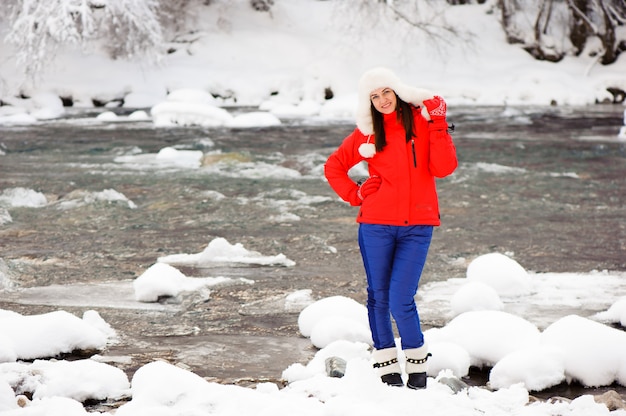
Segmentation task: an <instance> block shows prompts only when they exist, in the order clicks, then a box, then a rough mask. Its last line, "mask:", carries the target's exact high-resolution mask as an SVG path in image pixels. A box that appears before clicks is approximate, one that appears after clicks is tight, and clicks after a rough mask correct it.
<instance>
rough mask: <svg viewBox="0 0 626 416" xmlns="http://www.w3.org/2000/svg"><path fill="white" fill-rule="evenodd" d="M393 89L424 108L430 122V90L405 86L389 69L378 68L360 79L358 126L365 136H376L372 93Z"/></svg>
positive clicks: (406, 100)
mask: <svg viewBox="0 0 626 416" xmlns="http://www.w3.org/2000/svg"><path fill="white" fill-rule="evenodd" d="M385 87H388V88H391V89H392V90H394V92H395V93H396V95H397V96H398V97H400V98H401V99H402V101H405V102H407V103H409V104H412V105H414V106H416V107H418V106H421V107H422V116H424V118H426V119H427V120H430V116H429V115H428V112H427V111H426V107H425V106H424V104H423V103H424V101H425V100H428V99H431V98H433V97H434V94H433V93H432V92H430V91H429V90H426V89H422V88H415V87H412V86H410V85H407V84H404V83H403V82H402V81H400V78H398V76H397V75H396V74H395V73H393V71H391V70H390V69H388V68H383V67H378V68H372V69H370V70H369V71H366V72H365V73H364V74H363V75H362V76H361V79H359V86H358V97H357V109H356V125H357V127H358V128H359V130H360V131H361V133H363V134H364V135H370V134H374V123H373V121H372V114H371V113H370V106H371V101H370V93H371V92H372V91H374V90H375V89H378V88H385Z"/></svg>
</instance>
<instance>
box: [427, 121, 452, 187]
mask: <svg viewBox="0 0 626 416" xmlns="http://www.w3.org/2000/svg"><path fill="white" fill-rule="evenodd" d="M429 141H430V164H429V166H428V168H429V170H430V173H431V174H432V175H433V176H435V177H437V178H443V177H445V176H448V175H450V174H451V173H452V172H454V170H455V169H456V168H457V166H458V160H457V157H456V147H454V142H452V137H451V136H450V134H449V133H448V130H447V125H446V129H440V130H431V131H430V138H429Z"/></svg>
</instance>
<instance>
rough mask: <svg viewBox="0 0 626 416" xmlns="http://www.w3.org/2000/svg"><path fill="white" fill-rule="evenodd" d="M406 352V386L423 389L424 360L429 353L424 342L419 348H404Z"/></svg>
mask: <svg viewBox="0 0 626 416" xmlns="http://www.w3.org/2000/svg"><path fill="white" fill-rule="evenodd" d="M404 353H405V354H406V372H407V374H408V375H409V380H408V382H407V384H406V386H407V387H408V388H410V389H423V388H425V387H426V370H427V367H428V365H427V364H426V361H427V360H428V357H430V356H431V354H430V353H429V352H428V346H427V345H426V344H424V345H422V346H421V347H419V348H411V349H408V350H404Z"/></svg>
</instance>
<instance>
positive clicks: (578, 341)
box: [0, 239, 626, 416]
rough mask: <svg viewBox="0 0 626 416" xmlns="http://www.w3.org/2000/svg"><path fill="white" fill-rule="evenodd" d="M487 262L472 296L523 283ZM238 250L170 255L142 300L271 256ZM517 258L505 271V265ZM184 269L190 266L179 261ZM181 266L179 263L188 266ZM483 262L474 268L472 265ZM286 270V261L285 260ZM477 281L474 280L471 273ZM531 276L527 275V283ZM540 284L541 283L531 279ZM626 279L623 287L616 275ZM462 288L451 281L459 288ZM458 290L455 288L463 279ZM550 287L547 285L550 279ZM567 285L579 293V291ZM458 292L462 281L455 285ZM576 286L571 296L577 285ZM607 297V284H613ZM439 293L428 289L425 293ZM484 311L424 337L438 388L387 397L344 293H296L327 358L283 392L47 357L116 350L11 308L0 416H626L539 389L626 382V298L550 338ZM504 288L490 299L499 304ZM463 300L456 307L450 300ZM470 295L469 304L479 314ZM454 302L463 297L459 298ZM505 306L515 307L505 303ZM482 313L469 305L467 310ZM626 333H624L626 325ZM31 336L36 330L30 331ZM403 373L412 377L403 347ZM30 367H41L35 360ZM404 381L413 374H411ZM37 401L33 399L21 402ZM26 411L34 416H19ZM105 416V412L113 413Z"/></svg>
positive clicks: (363, 316)
mask: <svg viewBox="0 0 626 416" xmlns="http://www.w3.org/2000/svg"><path fill="white" fill-rule="evenodd" d="M493 254H494V253H490V254H487V255H484V256H480V257H478V258H476V259H475V260H474V261H473V262H472V263H470V265H469V266H468V277H467V278H466V279H462V280H465V282H464V285H472V286H475V285H477V286H478V287H479V288H485V287H491V286H489V280H487V281H486V282H476V281H472V279H470V277H469V276H470V275H472V276H473V275H474V273H475V272H476V271H477V270H480V269H483V270H499V271H500V272H501V276H502V280H504V281H510V282H512V283H515V282H517V279H518V277H519V274H520V267H521V266H520V265H519V264H518V263H517V262H515V261H514V260H513V259H511V258H508V257H507V256H505V255H504V254H500V255H498V256H494V255H493ZM271 257H272V256H263V255H261V254H260V253H256V252H254V251H249V250H247V249H245V248H244V247H243V246H242V245H241V244H234V245H231V244H230V243H228V242H227V241H225V240H223V239H216V240H214V241H213V242H211V243H209V246H208V247H207V250H205V252H203V253H199V254H180V255H174V256H166V257H164V258H160V259H159V261H158V262H157V263H155V264H154V265H153V266H151V267H149V268H148V269H147V270H146V271H145V272H144V273H143V274H142V275H141V276H139V277H138V278H137V279H136V280H135V281H134V282H133V284H134V287H135V290H136V294H137V300H139V301H142V302H156V301H157V299H158V298H159V297H161V296H175V295H176V294H177V293H179V292H180V291H183V290H184V291H199V290H203V288H206V287H207V286H209V287H210V286H211V285H212V284H217V283H219V280H220V279H219V278H190V277H186V276H184V274H182V273H181V272H180V271H178V270H177V269H175V267H174V266H172V265H169V264H167V262H164V261H163V260H168V258H169V259H170V260H176V262H175V263H177V264H181V263H182V264H190V263H189V261H190V262H191V263H194V262H196V261H212V260H211V259H219V261H221V262H226V263H236V262H240V261H244V262H248V261H250V259H255V260H256V261H258V262H259V264H264V262H265V260H264V259H266V258H271ZM503 257H506V258H507V260H508V261H504V258H503ZM181 260H182V262H181ZM179 262H180V263H179ZM473 263H476V265H478V266H479V267H477V266H476V265H474V266H472V264H473ZM283 265H284V266H288V263H283ZM470 270H472V273H470ZM526 273H527V272H526ZM527 275H528V278H529V279H530V280H531V281H532V280H534V278H535V277H536V275H532V274H528V273H527ZM552 276H553V278H554V279H556V280H557V282H556V284H558V285H559V291H560V296H561V297H568V296H569V297H571V299H565V300H564V301H563V302H564V303H576V302H578V301H579V299H576V298H580V297H581V295H580V293H579V292H578V290H582V291H585V290H586V291H587V292H588V293H592V292H590V289H591V288H592V287H598V286H600V287H601V290H606V289H607V284H606V282H608V283H609V284H610V283H611V280H610V279H608V280H606V282H603V281H602V280H601V279H598V278H597V277H598V276H597V275H595V276H591V277H595V278H592V279H588V280H586V281H585V280H584V279H583V282H584V283H583V284H582V285H581V283H580V282H579V281H578V280H577V281H576V282H574V281H572V280H571V279H569V280H563V281H559V279H558V276H556V275H552ZM617 277H618V278H620V279H623V278H624V276H623V275H622V276H617ZM451 280H454V279H451ZM457 280H458V279H457ZM548 280H550V278H548ZM568 282H569V283H568ZM444 283H448V284H450V283H452V287H455V283H456V282H454V281H452V282H444ZM568 284H569V285H570V286H572V287H573V288H572V287H568ZM517 287H518V290H519V291H518V292H517V293H510V292H509V293H508V296H507V297H504V298H503V299H505V300H507V301H512V302H515V301H516V300H518V299H519V298H521V297H531V296H532V295H529V294H528V292H527V287H525V286H517ZM609 288H610V287H609ZM429 290H432V288H426V291H429ZM472 293H474V299H475V302H476V303H477V304H478V305H479V306H480V307H479V308H475V310H469V311H467V312H462V313H460V314H458V315H457V316H455V317H454V318H453V319H451V320H450V321H449V322H448V323H447V324H446V325H445V326H443V327H441V328H431V329H428V330H426V331H425V334H424V335H425V338H426V342H427V344H428V346H429V350H430V351H431V352H432V354H433V356H432V358H431V359H430V361H429V372H428V374H429V376H430V377H429V380H428V387H427V389H426V390H423V391H412V390H409V389H399V388H394V387H389V386H386V385H384V384H382V383H381V382H380V380H379V379H378V377H377V375H376V373H375V372H374V370H373V368H372V359H371V344H372V341H371V334H369V330H368V326H367V310H366V309H365V306H363V305H361V304H359V303H357V302H356V301H354V300H352V299H349V298H347V297H343V296H333V297H328V298H323V299H319V300H317V301H314V300H312V299H311V297H310V291H309V290H303V291H297V292H294V293H292V294H291V295H290V296H288V302H285V308H287V307H288V304H290V305H292V306H294V305H298V306H299V307H300V310H301V312H300V315H299V318H298V326H299V329H300V332H301V334H302V335H303V336H305V337H309V338H310V340H311V342H312V344H313V345H315V346H316V347H317V348H318V351H317V353H316V354H315V356H314V357H313V359H311V361H310V362H308V363H307V364H306V365H304V364H301V363H294V364H292V365H290V366H288V367H287V368H286V369H285V370H284V371H283V375H282V377H283V379H284V380H286V381H287V382H288V384H287V386H286V387H285V388H282V389H279V388H278V387H277V386H276V385H275V384H272V383H260V384H258V385H257V386H256V387H255V388H245V387H238V386H226V385H220V384H218V383H214V382H209V381H207V380H204V379H202V378H201V377H199V376H198V375H196V374H194V373H192V372H190V371H188V370H185V369H183V368H179V367H176V366H174V365H172V364H169V363H167V362H164V361H153V362H151V363H149V364H146V365H144V366H142V367H140V368H139V369H138V370H137V371H136V373H135V374H134V376H133V378H132V380H128V378H127V376H126V375H125V373H123V372H122V371H121V370H118V369H117V368H115V367H114V366H113V365H112V364H107V363H105V362H102V361H103V357H101V356H99V355H98V354H96V355H94V356H93V357H91V358H90V359H83V360H77V361H72V362H68V361H65V360H44V359H45V358H48V357H53V356H56V355H58V354H60V353H64V352H71V351H73V350H75V349H85V350H89V349H97V350H99V349H103V348H104V347H105V346H106V345H109V344H111V343H115V342H116V333H115V330H114V329H113V328H111V327H110V326H109V325H108V324H107V323H106V322H105V321H104V320H103V319H102V318H101V317H100V315H99V314H98V313H97V312H96V311H93V310H90V311H87V312H86V313H85V314H84V316H83V318H82V319H80V318H78V317H76V316H74V315H72V314H70V313H68V312H64V311H57V312H52V313H47V314H42V315H33V316H22V315H20V314H18V313H16V312H11V311H0V334H2V336H1V337H0V415H3V416H4V415H7V416H8V415H39V414H46V415H48V416H56V415H68V414H71V415H73V414H75V415H87V414H94V413H93V412H91V413H88V412H87V411H86V410H84V408H83V407H82V406H81V403H80V402H83V401H86V400H104V399H109V400H118V399H123V400H125V403H124V404H122V405H121V406H120V407H119V408H118V409H117V411H116V413H115V414H116V415H122V416H123V415H134V416H136V415H139V416H141V415H146V416H147V415H165V414H167V415H172V414H180V415H183V414H184V415H196V414H197V415H200V414H206V413H207V412H209V413H211V414H215V415H220V416H225V415H240V414H267V415H283V414H284V415H288V414H303V415H322V414H324V415H326V414H347V413H349V414H352V413H354V412H357V413H359V414H372V415H374V414H380V413H384V412H395V411H397V412H400V411H403V409H404V412H405V413H406V409H411V412H410V413H409V414H424V413H426V414H430V415H434V416H437V415H449V414H466V415H481V414H490V415H510V414H520V415H522V414H523V415H529V416H551V415H554V414H563V415H585V416H595V415H598V416H600V415H608V414H612V415H616V416H617V415H625V414H626V412H625V411H624V410H615V411H613V412H609V411H608V409H607V408H606V406H605V405H603V404H599V403H596V402H595V401H594V400H593V399H592V398H591V396H588V395H583V396H581V397H579V398H577V399H575V400H573V401H571V402H567V401H562V400H553V401H549V402H534V403H531V402H530V400H529V392H532V391H540V390H544V389H546V388H549V387H552V386H555V385H557V384H559V383H562V382H572V381H577V382H580V383H582V384H583V385H585V386H590V387H591V386H609V385H611V384H612V383H619V384H621V385H626V356H625V355H624V354H623V351H626V332H624V331H621V330H618V329H616V328H613V327H610V326H607V325H606V324H604V323H603V322H606V321H610V322H615V321H616V320H619V319H621V318H620V317H621V316H623V314H624V311H626V307H625V305H626V302H625V300H626V299H625V298H623V297H622V298H617V300H616V301H615V303H614V304H613V305H612V306H610V307H609V308H608V310H606V311H605V312H601V313H598V314H596V315H595V316H593V317H589V318H585V317H581V316H578V315H568V316H564V317H562V318H560V319H557V320H556V321H555V322H553V323H551V324H550V325H548V326H547V327H546V328H545V329H544V330H543V331H540V330H539V328H538V327H537V326H536V325H535V324H533V323H532V322H530V321H528V320H526V319H524V318H522V317H520V316H517V315H514V314H512V313H508V312H505V311H502V310H499V309H501V304H500V305H495V306H497V307H498V308H496V309H489V308H488V307H485V305H489V302H485V301H484V300H482V299H481V295H480V293H481V291H479V290H474V289H473V290H472ZM494 293H496V292H495V289H494V290H493V291H492V292H488V291H487V294H486V296H487V297H489V298H491V297H492V296H493V295H494ZM451 298H452V297H451ZM469 299H470V297H467V298H466V299H465V300H464V303H465V304H467V305H469V304H470V303H471V302H470V300H469ZM449 300H450V301H451V300H452V299H449ZM503 303H506V302H503ZM469 309H472V308H469ZM622 325H623V323H622ZM24 328H28V330H27V331H25V330H24ZM397 348H398V353H399V357H398V358H399V362H400V363H401V366H404V364H405V359H404V356H403V355H402V354H401V349H400V345H399V339H398V340H397ZM331 358H334V359H341V360H343V361H344V362H345V363H346V367H345V376H343V377H341V378H338V377H329V376H328V375H327V372H326V371H327V370H326V360H327V359H331ZM24 360H34V361H33V362H32V363H28V362H25V361H24ZM470 365H474V366H478V367H484V366H487V367H492V369H491V371H490V376H489V383H488V386H489V388H485V387H467V386H464V388H462V389H455V388H453V385H452V384H450V380H459V379H460V378H462V377H464V376H465V375H467V374H468V371H469V367H470ZM405 377H406V375H405ZM25 394H30V395H31V397H32V400H29V399H27V398H26V396H24V395H25ZM18 402H20V403H21V404H22V405H24V406H25V407H20V406H19V405H18V404H17V403H18ZM103 414H107V413H103Z"/></svg>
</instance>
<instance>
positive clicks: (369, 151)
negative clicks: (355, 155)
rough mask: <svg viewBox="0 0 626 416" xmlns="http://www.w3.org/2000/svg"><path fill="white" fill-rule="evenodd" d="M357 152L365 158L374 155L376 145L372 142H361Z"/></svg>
mask: <svg viewBox="0 0 626 416" xmlns="http://www.w3.org/2000/svg"><path fill="white" fill-rule="evenodd" d="M359 154H360V155H361V156H363V157H364V158H367V159H369V158H370V157H374V155H375V154H376V146H375V145H374V143H363V144H362V145H360V146H359Z"/></svg>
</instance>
